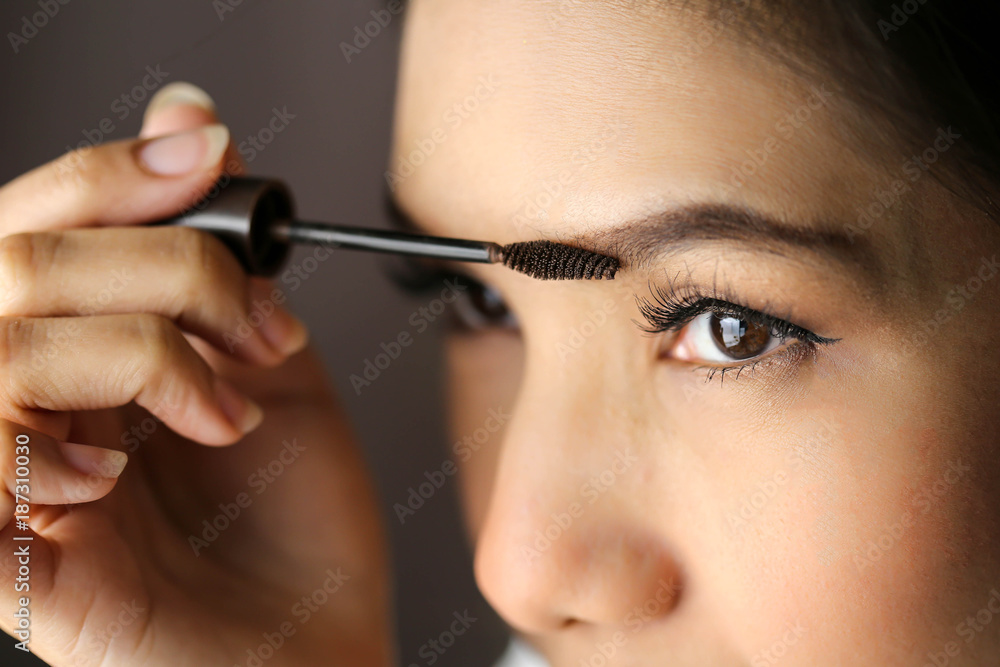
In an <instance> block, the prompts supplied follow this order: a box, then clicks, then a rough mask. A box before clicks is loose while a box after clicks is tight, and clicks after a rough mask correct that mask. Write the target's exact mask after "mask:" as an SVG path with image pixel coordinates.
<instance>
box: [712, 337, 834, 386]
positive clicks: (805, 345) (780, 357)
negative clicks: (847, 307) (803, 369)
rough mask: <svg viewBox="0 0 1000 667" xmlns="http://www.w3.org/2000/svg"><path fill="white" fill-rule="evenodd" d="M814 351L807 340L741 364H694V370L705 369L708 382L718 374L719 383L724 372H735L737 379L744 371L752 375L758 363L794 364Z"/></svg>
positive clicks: (723, 376) (722, 378)
mask: <svg viewBox="0 0 1000 667" xmlns="http://www.w3.org/2000/svg"><path fill="white" fill-rule="evenodd" d="M815 352H816V346H815V345H814V344H812V343H809V342H798V343H794V344H792V345H789V346H788V347H787V348H785V349H784V350H779V351H778V352H775V353H773V354H769V355H767V356H766V357H760V358H759V359H752V360H750V361H748V362H746V363H743V364H734V365H732V366H706V365H702V366H696V367H695V368H694V370H695V371H707V373H706V376H705V382H706V383H709V382H711V381H712V379H713V378H714V377H715V376H716V375H718V376H719V384H720V385H722V384H724V383H725V379H726V374H727V373H728V374H732V373H733V372H735V373H736V377H735V378H734V379H736V380H739V379H740V376H741V375H743V374H744V373H747V372H748V373H749V374H750V376H751V377H753V373H754V371H755V370H756V368H757V366H759V365H760V364H767V365H769V366H770V365H781V366H784V365H786V364H796V363H799V362H801V361H803V360H804V359H805V358H806V357H807V356H809V355H812V354H814V353H815Z"/></svg>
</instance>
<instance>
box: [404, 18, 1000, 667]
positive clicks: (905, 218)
mask: <svg viewBox="0 0 1000 667" xmlns="http://www.w3.org/2000/svg"><path fill="white" fill-rule="evenodd" d="M662 4H663V3H660V2H637V1H633V2H628V3H625V2H617V3H611V2H566V1H565V0H563V1H561V2H556V1H554V0H553V1H551V2H540V1H539V0H521V1H512V2H488V1H486V0H483V1H481V2H472V1H471V0H461V1H459V0H453V1H447V0H439V1H436V2H431V1H429V0H424V1H420V0H418V1H417V2H415V3H414V4H413V5H412V6H411V8H410V10H409V11H410V13H409V16H408V18H407V22H408V23H407V28H406V38H405V42H404V47H403V48H404V53H403V58H402V63H403V69H402V73H401V86H400V92H399V95H400V97H399V103H398V118H397V126H396V141H395V150H394V154H393V156H392V158H391V162H390V172H389V174H387V177H388V178H389V179H390V182H391V185H392V187H393V190H394V193H395V196H396V198H397V199H398V201H399V202H400V205H401V207H402V208H403V209H404V210H405V211H406V212H407V213H408V214H409V215H410V216H411V217H412V218H413V219H414V221H415V222H416V223H417V224H418V225H420V226H421V227H422V228H424V229H426V230H427V231H428V232H430V233H433V234H438V235H447V236H456V237H463V238H475V239H484V240H492V241H496V242H499V243H511V242H515V241H525V240H533V239H551V240H556V241H562V242H567V243H571V244H575V245H579V246H582V247H585V248H588V249H593V250H598V251H604V252H607V253H611V254H615V255H616V256H618V257H620V258H621V259H622V261H623V264H624V266H623V269H622V270H621V271H620V272H619V274H618V277H617V278H616V279H615V280H614V281H593V282H571V281H567V282H539V281H535V280H533V279H531V278H528V277H525V276H522V275H519V274H516V273H514V272H512V271H510V270H508V269H505V268H502V267H497V266H485V265H470V266H462V267H457V268H456V270H459V271H462V272H464V275H466V276H468V277H467V278H465V279H463V282H462V284H464V285H466V289H465V290H464V291H463V298H462V300H461V302H460V303H459V310H460V311H463V312H465V313H466V314H471V317H467V318H466V319H467V320H468V322H467V324H468V325H469V326H467V327H465V328H463V329H460V330H457V331H456V332H455V333H454V334H453V335H451V336H450V340H449V343H448V349H449V352H448V357H449V363H450V397H451V405H452V410H453V415H452V423H453V428H454V439H455V441H457V442H459V443H462V444H460V445H456V448H455V451H456V455H457V458H458V460H459V462H460V463H461V467H462V472H461V483H462V486H463V492H464V499H465V508H466V514H467V518H468V524H469V528H470V532H471V535H472V539H473V540H474V543H475V549H476V575H477V578H478V581H479V585H480V587H481V589H482V591H483V593H484V594H485V596H486V597H487V599H488V600H489V601H490V602H491V603H492V604H493V605H494V606H495V608H496V609H497V611H498V612H499V613H500V614H501V615H502V616H503V617H504V618H505V619H506V620H507V621H508V622H509V623H510V624H511V625H512V626H514V628H516V629H517V630H518V631H520V632H521V633H523V634H524V635H525V636H526V637H527V638H528V639H529V640H530V641H531V642H532V643H533V644H535V645H536V646H537V647H538V648H540V649H541V650H542V651H543V652H544V653H545V654H546V655H547V656H548V657H549V658H550V660H552V661H553V663H554V664H555V665H573V666H576V665H603V664H623V665H664V664H670V665H695V666H698V667H705V666H709V665H726V666H732V665H747V664H749V665H753V666H754V667H757V666H759V665H773V664H778V663H784V664H796V665H842V664H852V665H858V664H865V665H880V666H883V665H902V664H906V665H924V664H929V665H944V664H948V665H958V664H979V663H978V662H976V659H979V660H982V659H983V657H984V656H988V655H993V656H995V655H996V652H997V651H1000V645H998V643H1000V642H998V639H997V638H998V637H1000V592H998V591H1000V491H998V481H1000V456H998V454H997V448H996V444H997V433H998V432H1000V417H998V412H1000V411H998V410H997V405H998V404H1000V396H998V393H1000V392H998V386H1000V383H998V381H997V376H996V372H997V370H998V369H1000V347H998V346H997V344H996V333H995V332H996V331H997V329H998V327H1000V316H998V312H1000V309H998V308H997V303H998V299H997V294H998V289H1000V265H998V259H1000V242H998V232H997V228H995V223H991V222H988V221H986V222H984V221H980V219H979V218H976V217H975V215H974V214H970V213H969V210H968V209H967V208H966V207H965V206H964V205H960V204H958V203H955V202H953V201H952V200H951V199H949V198H947V197H945V196H944V195H943V194H942V190H941V188H940V187H939V186H937V185H936V184H935V181H934V178H933V176H932V175H931V174H930V173H929V172H933V171H934V170H935V169H936V168H939V167H940V163H941V161H943V160H944V159H946V158H947V154H948V151H949V149H950V148H951V147H953V146H954V145H955V144H956V143H957V142H960V141H962V139H961V137H960V136H955V135H956V131H957V129H950V128H942V129H941V131H940V132H939V133H937V134H931V135H929V136H927V138H926V139H927V141H926V147H927V149H928V150H927V151H925V152H923V153H921V154H918V155H916V156H911V155H904V154H895V153H888V154H887V153H886V151H885V150H884V149H879V150H877V151H876V150H875V149H874V148H870V149H869V148H868V147H869V146H879V145H881V144H880V143H878V142H876V141H874V140H872V141H869V140H868V138H867V137H866V136H865V135H864V134H863V133H859V132H858V131H857V128H856V126H853V127H854V129H853V130H849V129H848V127H849V126H848V124H847V123H846V122H845V121H846V120H847V119H848V118H849V116H848V114H849V112H848V111H847V109H848V106H847V101H846V100H843V99H841V97H840V96H839V95H838V93H837V92H836V90H837V88H836V86H833V85H831V84H829V83H826V84H824V83H821V82H819V81H816V82H808V81H803V80H801V79H798V78H795V77H794V76H793V75H791V74H790V73H789V72H788V70H786V69H783V68H781V67H779V66H778V65H777V64H775V63H773V62H772V61H770V60H768V59H767V58H766V57H764V56H762V55H758V54H757V53H756V52H755V51H754V50H753V49H751V48H750V47H746V46H742V45H741V43H740V41H739V39H738V38H737V37H736V35H738V31H739V30H740V28H739V26H738V22H737V21H735V20H734V18H735V17H734V15H732V14H725V13H724V14H722V15H721V16H719V17H718V18H717V19H716V20H714V21H711V20H705V19H700V18H695V17H690V16H689V17H687V18H684V17H683V16H682V15H681V14H678V13H676V12H675V11H674V10H671V9H663V8H661V7H660V6H661V5H662ZM855 125H856V124H855ZM959 133H960V132H959ZM862 211H864V212H865V214H864V216H861V212H862ZM475 281H478V282H479V283H482V285H484V286H486V287H485V288H482V287H479V286H477V284H476V282H475ZM484 290H485V291H484ZM499 299H502V302H501V301H499ZM642 303H645V305H646V307H645V308H640V304H642ZM738 307H741V308H738ZM504 308H506V309H509V313H506V314H505V312H504ZM751 311H752V312H751ZM757 313H763V314H764V315H758V314H757ZM644 329H647V330H655V329H660V330H662V331H660V332H659V333H655V334H652V335H651V334H650V333H648V332H647V331H644ZM501 426H502V428H500V427H501ZM487 434H491V435H490V437H489V438H488V439H487V438H486V436H487ZM990 621H992V623H990ZM612 654H613V658H611V659H608V656H610V655H612ZM935 661H936V662H935Z"/></svg>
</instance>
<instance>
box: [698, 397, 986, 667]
mask: <svg viewBox="0 0 1000 667" xmlns="http://www.w3.org/2000/svg"><path fill="white" fill-rule="evenodd" d="M841 407H842V410H841V411H839V412H838V413H837V416H836V417H835V418H831V419H830V420H828V421H827V422H826V424H827V426H824V425H823V423H822V422H823V420H819V427H818V428H813V427H811V426H808V427H800V428H797V429H790V430H792V431H797V432H798V435H796V436H795V437H793V438H789V437H788V435H787V433H786V434H784V435H779V434H774V438H773V439H772V440H771V442H773V443H779V444H778V448H777V449H776V450H775V451H772V452H770V453H769V454H767V455H766V456H765V460H767V461H768V463H767V464H766V465H760V464H758V465H757V466H756V467H753V466H751V465H750V464H747V466H745V469H747V470H754V471H756V473H757V474H755V475H754V476H749V477H741V478H733V479H730V480H729V483H730V484H732V488H734V489H740V492H739V493H738V494H737V495H736V496H735V498H731V499H730V500H729V502H728V503H727V505H728V511H729V512H735V514H736V515H737V516H739V517H740V518H741V519H744V518H745V520H744V522H743V523H742V524H739V523H737V524H736V525H735V526H734V522H733V521H732V520H731V519H732V514H730V515H729V517H728V518H729V519H730V520H729V521H727V522H726V524H727V525H726V526H725V527H724V530H726V531H727V532H728V535H729V538H730V540H729V544H730V545H731V547H732V550H731V551H729V553H728V554H727V555H726V556H725V558H724V560H725V562H728V563H729V564H737V569H738V571H739V575H738V576H740V577H741V579H742V581H743V582H744V584H745V586H743V587H742V590H743V591H745V597H743V598H742V600H741V601H740V604H741V605H742V607H743V609H742V610H741V612H742V616H743V618H746V619H758V620H756V621H751V626H748V627H745V631H746V633H745V634H744V636H743V641H744V642H745V644H744V645H745V646H746V647H747V649H748V650H749V651H750V654H751V655H753V654H755V653H757V652H759V651H761V650H764V649H766V648H767V647H768V646H770V645H772V644H774V643H780V642H781V641H784V639H785V637H786V635H787V628H789V627H795V628H800V629H801V630H802V632H803V635H802V637H803V641H801V642H799V645H798V646H797V647H796V653H795V656H796V659H797V660H803V661H805V664H808V663H812V664H838V660H836V659H832V656H837V657H838V658H840V659H842V661H843V662H844V664H848V663H850V662H852V661H853V660H855V659H856V653H855V651H856V649H857V647H865V651H864V653H865V654H866V655H869V656H872V660H873V664H874V663H877V664H909V662H908V661H912V660H914V659H917V658H918V657H919V656H922V655H924V652H925V651H926V650H932V649H934V648H936V647H940V646H941V645H942V644H943V643H944V642H946V641H950V640H955V639H956V637H955V635H954V626H955V623H957V622H958V621H959V620H960V619H961V618H963V616H962V611H963V610H964V609H965V607H966V606H967V599H968V592H969V591H975V590H978V589H979V588H980V587H981V586H982V584H981V582H977V581H976V580H975V578H974V576H971V575H970V573H969V572H968V571H966V570H965V568H966V567H967V566H968V565H969V563H970V559H971V558H972V557H973V553H972V552H973V551H974V550H975V549H976V548H977V544H976V543H977V540H976V539H974V532H975V528H974V526H975V524H974V522H975V521H976V520H977V513H976V512H974V511H970V507H971V505H970V502H969V498H970V494H973V495H974V491H973V488H974V486H973V484H972V474H971V470H969V469H968V468H969V466H968V463H969V460H968V459H967V458H965V459H964V460H962V457H961V455H960V452H961V451H962V450H963V443H960V442H949V441H947V440H945V439H943V438H942V437H941V433H940V432H939V431H938V430H937V429H935V428H934V427H926V426H919V425H917V424H918V423H919V421H918V420H917V419H916V418H915V419H913V420H912V422H911V424H912V425H907V426H904V427H902V428H893V429H891V430H888V431H882V432H879V429H877V428H876V429H872V428H869V427H868V426H867V425H869V424H877V423H879V422H878V420H877V418H876V417H875V416H874V415H864V414H860V413H859V414H855V415H854V416H853V419H850V420H848V419H847V418H846V417H847V415H850V414H851V413H850V411H849V409H847V408H846V407H844V406H841ZM793 414H794V413H789V414H788V415H787V416H786V418H787V419H788V420H789V422H790V423H795V419H794V416H793ZM808 414H809V415H810V417H809V419H810V420H812V419H815V416H816V415H817V414H818V413H817V412H816V411H815V410H810V411H809V412H808ZM802 423H804V424H805V423H811V424H813V425H815V424H816V423H817V422H811V421H810V422H802ZM860 425H865V426H860ZM772 446H773V445H772ZM768 449H769V448H768V447H762V451H767V450H768ZM781 449H784V450H785V454H784V455H783V456H781V455H779V450H781ZM769 472H774V474H768V473H769ZM747 480H749V483H748V481H747ZM722 565H723V563H722V562H717V563H716V566H717V567H721V566H722ZM719 593H721V591H720V592H719ZM753 624H756V625H753ZM852 656H855V657H852ZM876 656H877V657H876Z"/></svg>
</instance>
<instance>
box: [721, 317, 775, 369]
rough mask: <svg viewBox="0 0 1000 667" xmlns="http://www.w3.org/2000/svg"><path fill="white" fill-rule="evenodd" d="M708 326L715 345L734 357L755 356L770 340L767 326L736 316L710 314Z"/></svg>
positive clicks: (745, 357)
mask: <svg viewBox="0 0 1000 667" xmlns="http://www.w3.org/2000/svg"><path fill="white" fill-rule="evenodd" d="M709 326H710V328H711V329H712V338H714V339H715V344H716V346H717V347H718V348H719V349H720V350H721V351H723V352H725V353H726V354H727V355H729V356H731V357H733V358H734V359H749V358H750V357H755V356H757V355H758V354H760V353H761V352H763V351H764V350H765V349H766V348H767V344H768V343H769V342H771V331H770V328H769V327H765V326H762V325H760V324H756V323H754V322H748V321H747V320H741V319H739V318H736V317H728V316H721V317H720V316H718V315H712V319H711V323H710V325H709Z"/></svg>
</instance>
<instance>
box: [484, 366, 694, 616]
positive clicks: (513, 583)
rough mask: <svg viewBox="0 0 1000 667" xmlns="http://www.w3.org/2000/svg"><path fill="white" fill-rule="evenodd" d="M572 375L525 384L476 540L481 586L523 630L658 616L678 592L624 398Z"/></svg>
mask: <svg viewBox="0 0 1000 667" xmlns="http://www.w3.org/2000/svg"><path fill="white" fill-rule="evenodd" d="M528 368H529V369H530V368H531V367H530V366H529V367H528ZM572 373H573V372H572V370H571V369H567V368H565V367H564V368H560V370H559V371H557V372H554V373H553V372H548V373H547V375H548V377H546V378H545V379H544V380H542V379H541V378H536V379H537V380H538V381H537V382H535V381H533V379H532V377H531V376H530V375H531V371H530V370H529V371H528V374H527V375H526V377H525V378H524V380H525V381H524V382H523V384H522V386H521V395H520V396H519V398H518V401H517V406H516V408H515V410H514V412H513V416H512V418H511V421H510V422H509V423H508V429H507V432H506V433H505V435H504V441H503V444H502V450H501V454H500V457H499V461H498V464H497V469H496V477H495V479H494V485H493V491H492V495H491V498H490V501H489V505H488V508H487V510H486V514H485V517H484V520H483V523H482V524H481V526H480V531H479V539H478V542H477V545H476V558H475V567H476V578H477V582H478V584H479V587H480V590H481V591H482V592H483V594H484V596H485V597H486V598H487V600H488V601H489V602H490V603H491V604H492V605H493V607H494V608H495V609H496V610H497V611H498V612H499V613H500V615H501V616H503V617H504V619H505V620H506V621H507V622H508V623H509V624H510V625H512V626H513V627H515V628H517V629H518V630H521V631H522V632H525V633H528V634H547V633H551V632H553V631H559V630H561V629H563V628H569V627H571V626H574V625H577V624H591V625H597V626H612V627H618V626H631V625H633V624H634V623H639V624H642V625H645V624H647V623H650V622H654V621H661V620H664V619H665V618H666V617H667V616H669V615H670V614H671V612H672V611H673V610H674V609H675V608H676V606H677V604H678V601H679V597H680V592H681V590H682V588H683V582H682V580H681V567H680V565H679V563H678V562H677V560H676V558H675V557H674V555H673V553H672V550H671V545H670V544H669V530H668V527H666V526H662V525H657V519H656V518H655V517H657V516H663V515H664V513H660V512H656V511H650V508H649V507H648V506H647V505H646V504H645V503H644V501H643V498H644V496H646V495H647V494H646V493H645V490H644V487H645V481H644V480H649V479H650V478H651V476H650V475H647V474H645V471H644V468H643V464H644V461H643V458H644V455H643V453H642V448H643V447H642V444H641V443H640V442H636V440H638V438H635V437H634V436H635V434H634V433H630V431H629V428H630V425H631V424H634V423H635V420H634V419H630V418H629V416H628V415H627V414H624V413H623V411H622V410H621V409H620V406H621V404H622V402H623V400H626V399H625V397H624V396H623V395H620V394H619V395H617V396H614V397H613V398H612V397H611V396H608V395H602V392H603V391H604V390H605V389H606V385H605V384H604V383H600V382H596V383H595V382H594V381H593V378H590V381H589V382H584V381H582V380H581V379H580V378H571V377H568V375H571V374H572ZM553 383H557V384H558V388H557V387H554V386H553ZM588 387H589V389H588ZM568 388H574V389H568ZM611 401H614V405H615V407H614V408H608V405H609V403H610V402H611ZM632 428H635V427H632ZM645 458H646V459H647V460H646V461H645V463H646V465H650V461H649V456H648V455H647V456H646V457H645Z"/></svg>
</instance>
